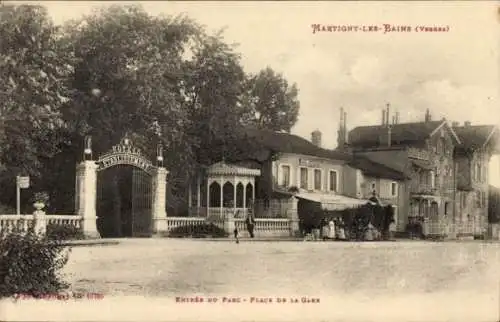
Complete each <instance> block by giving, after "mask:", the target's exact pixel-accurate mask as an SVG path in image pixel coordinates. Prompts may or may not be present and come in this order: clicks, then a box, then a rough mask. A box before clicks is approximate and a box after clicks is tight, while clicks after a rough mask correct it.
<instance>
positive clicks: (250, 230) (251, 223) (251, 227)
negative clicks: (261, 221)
mask: <svg viewBox="0 0 500 322" xmlns="http://www.w3.org/2000/svg"><path fill="white" fill-rule="evenodd" d="M246 224H247V230H248V233H249V234H250V238H254V234H253V230H254V228H255V218H253V216H251V215H250V214H248V216H247V220H246Z"/></svg>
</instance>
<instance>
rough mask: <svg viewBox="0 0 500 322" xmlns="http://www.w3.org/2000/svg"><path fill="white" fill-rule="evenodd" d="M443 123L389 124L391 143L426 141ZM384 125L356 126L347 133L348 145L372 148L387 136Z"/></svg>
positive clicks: (441, 121)
mask: <svg viewBox="0 0 500 322" xmlns="http://www.w3.org/2000/svg"><path fill="white" fill-rule="evenodd" d="M443 122H444V121H443V120H440V121H429V122H414V123H399V124H391V143H392V144H398V143H409V142H418V141H423V140H425V139H427V138H428V137H429V136H430V134H431V133H432V132H433V131H434V130H435V129H437V128H438V127H439V126H440V125H441V124H442V123H443ZM387 132H388V131H387V127H386V126H385V125H371V126H358V127H356V128H354V129H352V130H351V131H350V132H349V144H350V145H352V146H355V147H374V146H378V145H380V144H385V143H386V142H380V139H381V137H383V136H386V135H387Z"/></svg>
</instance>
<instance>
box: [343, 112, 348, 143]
mask: <svg viewBox="0 0 500 322" xmlns="http://www.w3.org/2000/svg"><path fill="white" fill-rule="evenodd" d="M343 129H344V144H346V143H347V141H348V138H347V134H348V133H347V112H346V111H344V127H343Z"/></svg>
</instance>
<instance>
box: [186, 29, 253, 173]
mask: <svg viewBox="0 0 500 322" xmlns="http://www.w3.org/2000/svg"><path fill="white" fill-rule="evenodd" d="M186 68H187V70H189V72H188V74H189V75H192V76H191V77H188V78H186V79H185V82H184V85H185V93H186V104H185V106H186V107H187V108H188V115H189V120H190V123H189V124H190V127H189V135H190V136H191V137H193V138H196V141H197V143H198V144H197V149H196V157H197V160H198V162H199V163H200V164H201V165H209V164H211V163H213V162H217V161H220V160H221V159H222V158H224V157H226V158H228V159H229V158H230V157H231V154H232V153H233V151H232V147H233V144H232V142H233V141H234V139H235V138H237V137H238V134H239V131H238V130H241V124H240V122H239V121H240V119H241V117H242V113H243V112H244V110H243V108H242V105H241V97H242V94H243V91H244V81H245V73H244V71H243V68H242V66H241V63H240V56H239V54H237V53H236V52H235V51H234V47H233V46H230V45H228V44H226V43H224V42H223V40H222V37H221V33H219V34H216V35H214V36H204V37H202V38H200V39H199V41H198V42H197V43H196V44H195V46H194V47H193V59H192V60H191V61H189V62H188V63H187V64H186Z"/></svg>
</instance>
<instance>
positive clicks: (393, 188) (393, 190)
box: [391, 182, 398, 197]
mask: <svg viewBox="0 0 500 322" xmlns="http://www.w3.org/2000/svg"><path fill="white" fill-rule="evenodd" d="M397 195H398V183H397V182H391V197H396V196H397Z"/></svg>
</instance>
